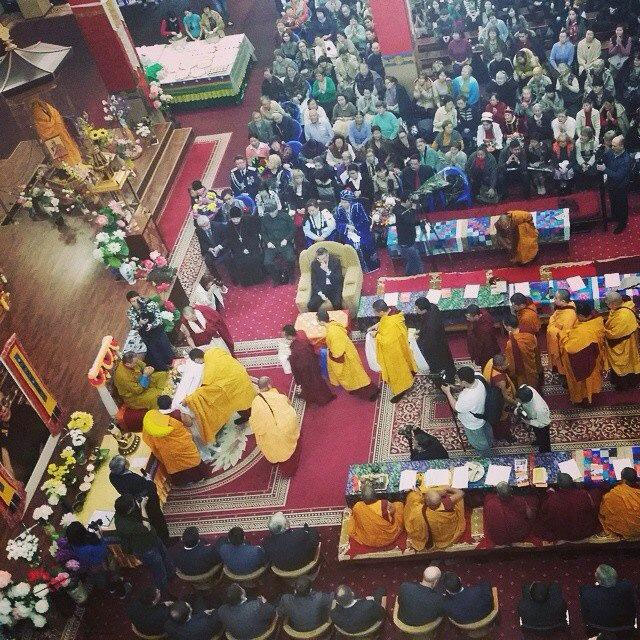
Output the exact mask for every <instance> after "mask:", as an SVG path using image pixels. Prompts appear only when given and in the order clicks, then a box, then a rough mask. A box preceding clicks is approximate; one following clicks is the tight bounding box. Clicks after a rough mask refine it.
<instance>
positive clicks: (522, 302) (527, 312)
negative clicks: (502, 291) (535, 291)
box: [510, 293, 540, 336]
mask: <svg viewBox="0 0 640 640" xmlns="http://www.w3.org/2000/svg"><path fill="white" fill-rule="evenodd" d="M510 300H511V308H512V309H513V311H514V312H515V314H516V318H518V329H520V331H522V333H532V334H533V335H534V336H537V335H538V331H540V318H539V317H538V308H537V307H536V303H535V302H534V301H533V300H532V299H531V298H530V297H529V296H525V295H524V294H523V293H514V294H513V295H512V296H511V299H510Z"/></svg>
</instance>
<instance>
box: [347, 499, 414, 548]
mask: <svg viewBox="0 0 640 640" xmlns="http://www.w3.org/2000/svg"><path fill="white" fill-rule="evenodd" d="M388 505H389V503H388V502H387V501H386V500H378V501H377V502H373V503H372V504H366V503H364V502H356V504H355V505H353V509H352V510H351V517H350V518H349V524H348V533H349V537H351V538H353V539H354V540H355V541H356V542H358V543H359V544H362V545H365V546H367V547H386V546H388V545H390V544H392V543H393V542H395V540H396V538H397V537H398V536H399V535H400V534H401V533H402V530H403V529H402V523H403V514H404V505H403V504H402V502H394V503H393V506H394V509H395V510H394V512H393V514H391V513H389V509H388Z"/></svg>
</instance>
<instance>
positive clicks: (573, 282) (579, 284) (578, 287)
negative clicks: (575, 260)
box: [567, 276, 587, 292]
mask: <svg viewBox="0 0 640 640" xmlns="http://www.w3.org/2000/svg"><path fill="white" fill-rule="evenodd" d="M567 284H568V285H569V289H570V290H571V291H573V292H576V291H582V289H586V288H587V285H586V284H585V283H584V280H583V279H582V278H581V277H580V276H571V277H570V278H567Z"/></svg>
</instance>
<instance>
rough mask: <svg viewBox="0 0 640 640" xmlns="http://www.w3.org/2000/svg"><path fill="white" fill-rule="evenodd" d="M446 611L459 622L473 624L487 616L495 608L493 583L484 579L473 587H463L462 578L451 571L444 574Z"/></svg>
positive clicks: (449, 616) (450, 617) (447, 614)
mask: <svg viewBox="0 0 640 640" xmlns="http://www.w3.org/2000/svg"><path fill="white" fill-rule="evenodd" d="M442 585H443V587H444V612H445V614H446V616H447V618H449V619H450V620H453V621H454V622H457V623H459V624H471V623H472V622H479V621H480V620H482V619H483V618H486V617H487V616H488V615H489V614H490V613H491V611H492V610H493V595H492V593H491V585H490V584H489V583H488V582H486V581H484V582H481V583H480V584H476V585H474V586H473V587H463V586H462V581H461V580H460V578H459V577H458V576H457V575H456V574H455V573H453V572H451V571H446V572H445V573H444V574H443V575H442Z"/></svg>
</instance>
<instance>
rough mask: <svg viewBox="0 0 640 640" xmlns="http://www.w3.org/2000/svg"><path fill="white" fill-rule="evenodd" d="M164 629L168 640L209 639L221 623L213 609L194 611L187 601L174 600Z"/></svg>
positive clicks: (218, 629)
mask: <svg viewBox="0 0 640 640" xmlns="http://www.w3.org/2000/svg"><path fill="white" fill-rule="evenodd" d="M169 616H170V617H169V620H167V623H166V624H165V627H164V628H165V631H166V633H167V636H168V638H169V640H211V638H213V636H215V635H216V634H217V633H218V632H219V631H220V629H221V628H222V625H221V624H220V619H219V617H218V614H217V613H216V610H215V609H206V610H205V611H194V610H193V608H192V607H191V605H190V604H189V603H188V602H175V603H174V604H173V605H171V609H170V611H169Z"/></svg>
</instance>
